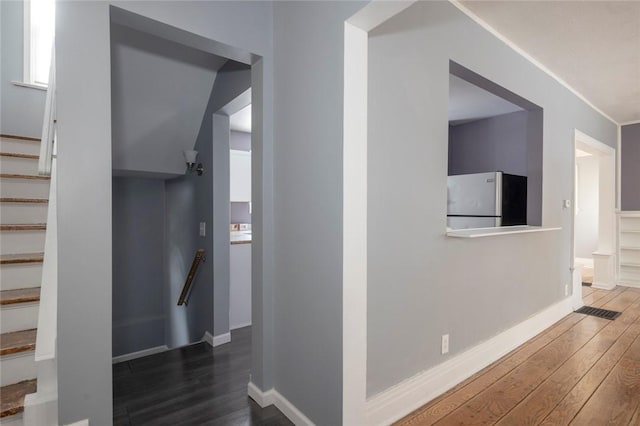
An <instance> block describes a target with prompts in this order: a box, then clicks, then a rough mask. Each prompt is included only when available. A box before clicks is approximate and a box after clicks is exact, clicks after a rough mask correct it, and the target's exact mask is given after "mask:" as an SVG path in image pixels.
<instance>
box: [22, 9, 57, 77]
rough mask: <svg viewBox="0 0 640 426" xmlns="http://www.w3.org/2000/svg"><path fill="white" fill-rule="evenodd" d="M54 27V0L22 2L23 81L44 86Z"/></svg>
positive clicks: (47, 72) (47, 73)
mask: <svg viewBox="0 0 640 426" xmlns="http://www.w3.org/2000/svg"><path fill="white" fill-rule="evenodd" d="M54 29H55V0H30V1H25V2H24V81H25V83H30V84H35V85H41V86H46V85H47V84H48V82H49V64H50V63H51V49H52V47H53V36H54Z"/></svg>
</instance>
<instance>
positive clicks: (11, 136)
mask: <svg viewBox="0 0 640 426" xmlns="http://www.w3.org/2000/svg"><path fill="white" fill-rule="evenodd" d="M0 138H4V139H18V140H21V141H29V142H40V141H41V139H40V138H32V137H30V136H19V135H7V134H4V133H2V134H0Z"/></svg>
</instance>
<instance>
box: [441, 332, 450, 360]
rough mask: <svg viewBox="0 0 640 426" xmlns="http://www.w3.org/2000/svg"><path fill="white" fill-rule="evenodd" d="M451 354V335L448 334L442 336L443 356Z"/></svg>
mask: <svg viewBox="0 0 640 426" xmlns="http://www.w3.org/2000/svg"><path fill="white" fill-rule="evenodd" d="M447 353H449V335H448V334H443V335H442V354H443V355H444V354H447Z"/></svg>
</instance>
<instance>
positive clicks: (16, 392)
mask: <svg viewBox="0 0 640 426" xmlns="http://www.w3.org/2000/svg"><path fill="white" fill-rule="evenodd" d="M36 390H37V384H36V379H31V380H24V381H22V382H18V383H14V384H11V385H7V386H3V387H2V388H0V393H2V412H1V414H0V417H7V416H13V415H14V414H18V413H21V412H23V411H24V397H25V395H28V394H30V393H34V392H35V391H36Z"/></svg>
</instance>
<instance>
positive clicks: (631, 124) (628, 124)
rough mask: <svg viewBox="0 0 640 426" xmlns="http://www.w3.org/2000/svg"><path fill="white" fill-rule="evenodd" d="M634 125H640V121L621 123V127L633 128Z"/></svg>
mask: <svg viewBox="0 0 640 426" xmlns="http://www.w3.org/2000/svg"><path fill="white" fill-rule="evenodd" d="M634 124H640V120H634V121H627V122H626V123H620V126H633V125H634Z"/></svg>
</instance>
